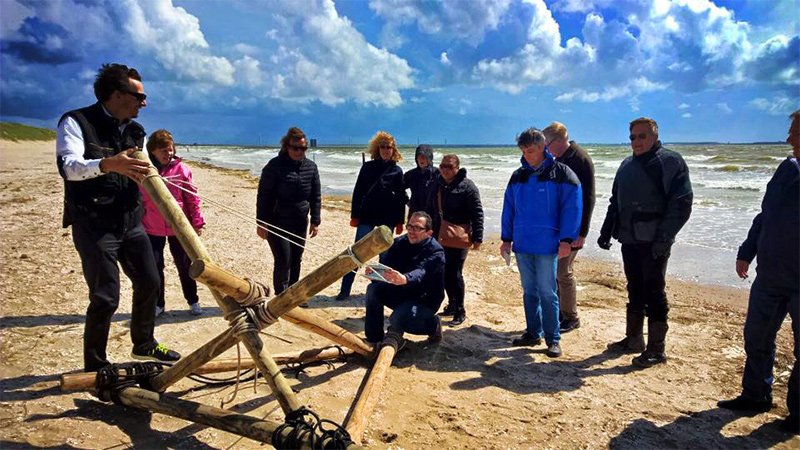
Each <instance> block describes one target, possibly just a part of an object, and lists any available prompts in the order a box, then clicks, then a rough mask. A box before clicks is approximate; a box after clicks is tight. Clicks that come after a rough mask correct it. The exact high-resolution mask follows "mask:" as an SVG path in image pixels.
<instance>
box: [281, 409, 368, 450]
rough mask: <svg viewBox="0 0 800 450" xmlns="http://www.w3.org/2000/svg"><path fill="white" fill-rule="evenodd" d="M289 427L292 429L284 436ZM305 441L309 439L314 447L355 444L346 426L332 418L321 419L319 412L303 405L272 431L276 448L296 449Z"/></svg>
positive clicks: (340, 446)
mask: <svg viewBox="0 0 800 450" xmlns="http://www.w3.org/2000/svg"><path fill="white" fill-rule="evenodd" d="M325 425H328V426H329V428H327V429H326V427H325ZM287 428H291V430H289V432H288V433H287V434H286V436H283V434H284V432H285V431H286V429H287ZM304 441H308V443H309V444H310V446H311V448H312V449H345V448H347V447H348V446H349V445H351V444H353V441H352V439H350V434H349V433H348V432H347V430H345V429H344V427H342V426H341V425H339V424H338V423H336V422H334V421H332V420H327V419H320V418H319V415H318V414H317V413H315V412H314V411H311V410H310V409H307V408H306V407H305V406H302V407H300V408H299V409H297V410H295V411H292V412H290V413H289V414H287V415H286V419H285V421H284V423H282V424H281V425H279V426H278V428H276V429H275V431H274V432H273V433H272V442H271V443H272V446H273V447H275V448H276V449H296V448H301V447H304V445H303V444H304Z"/></svg>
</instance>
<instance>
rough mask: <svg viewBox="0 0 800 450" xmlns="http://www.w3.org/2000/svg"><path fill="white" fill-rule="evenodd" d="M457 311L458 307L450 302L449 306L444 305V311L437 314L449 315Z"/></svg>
mask: <svg viewBox="0 0 800 450" xmlns="http://www.w3.org/2000/svg"><path fill="white" fill-rule="evenodd" d="M455 313H456V309H455V308H453V307H452V306H450V305H449V304H448V305H447V306H445V307H444V309H443V310H442V312H440V313H439V314H437V316H442V317H448V316H452V315H455Z"/></svg>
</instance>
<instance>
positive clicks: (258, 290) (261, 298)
mask: <svg viewBox="0 0 800 450" xmlns="http://www.w3.org/2000/svg"><path fill="white" fill-rule="evenodd" d="M245 281H247V282H248V283H249V284H250V291H249V292H248V293H247V296H245V297H244V298H243V299H241V300H237V301H238V302H239V304H240V305H242V306H248V307H249V306H255V305H257V304H259V303H261V302H265V301H267V300H268V299H269V295H270V290H269V286H267V285H265V284H264V283H259V282H258V281H255V280H253V279H251V278H245Z"/></svg>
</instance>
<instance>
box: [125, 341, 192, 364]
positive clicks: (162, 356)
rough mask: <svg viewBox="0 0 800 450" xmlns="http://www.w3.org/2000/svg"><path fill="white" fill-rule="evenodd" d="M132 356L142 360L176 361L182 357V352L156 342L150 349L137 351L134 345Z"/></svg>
mask: <svg viewBox="0 0 800 450" xmlns="http://www.w3.org/2000/svg"><path fill="white" fill-rule="evenodd" d="M131 358H133V359H138V360H140V361H162V362H175V361H177V360H179V359H181V354H180V353H178V352H176V351H175V350H170V349H168V348H167V346H166V345H164V344H156V346H155V347H153V348H151V349H150V350H145V351H137V350H136V348H135V347H134V349H133V351H132V352H131Z"/></svg>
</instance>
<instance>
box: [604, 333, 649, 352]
mask: <svg viewBox="0 0 800 450" xmlns="http://www.w3.org/2000/svg"><path fill="white" fill-rule="evenodd" d="M606 348H607V349H608V351H610V352H615V353H625V354H634V353H642V352H643V351H644V349H645V346H644V338H643V337H642V336H639V337H638V338H634V339H631V338H629V337H626V338H624V339H622V340H621V341H617V342H612V343H610V344H608V345H607V346H606Z"/></svg>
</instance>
